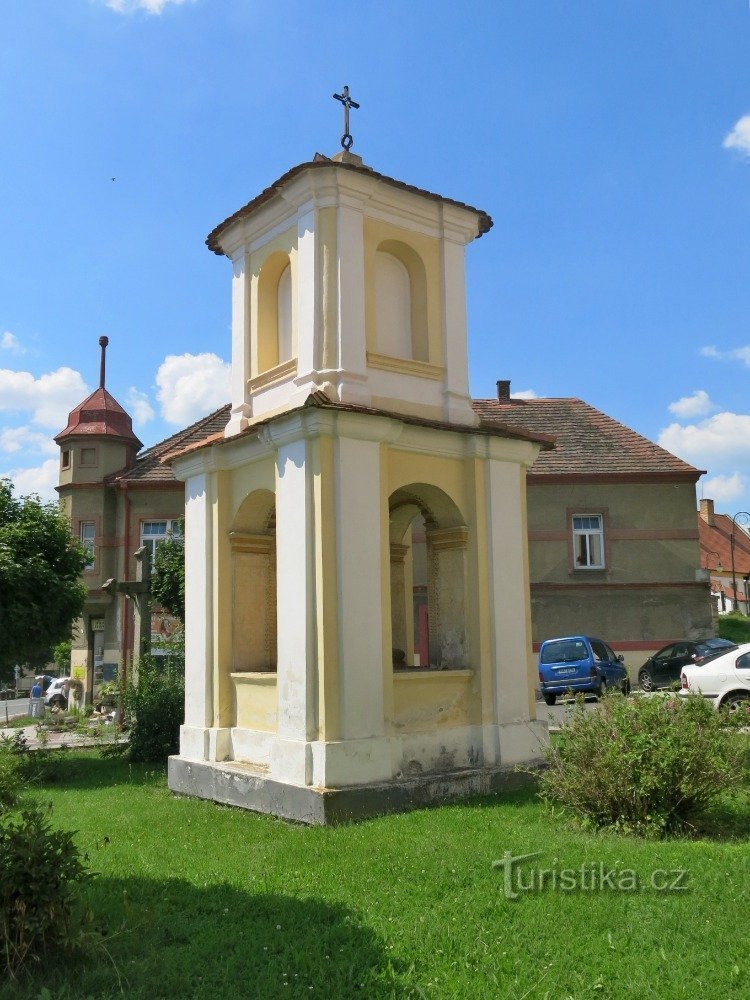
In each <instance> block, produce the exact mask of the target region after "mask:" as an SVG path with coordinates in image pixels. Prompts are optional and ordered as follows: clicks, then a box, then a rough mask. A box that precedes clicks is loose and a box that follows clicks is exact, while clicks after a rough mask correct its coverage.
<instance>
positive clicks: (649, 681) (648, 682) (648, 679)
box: [638, 670, 655, 691]
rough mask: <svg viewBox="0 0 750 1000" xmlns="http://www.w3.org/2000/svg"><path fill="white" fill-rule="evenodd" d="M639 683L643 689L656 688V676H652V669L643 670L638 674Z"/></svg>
mask: <svg viewBox="0 0 750 1000" xmlns="http://www.w3.org/2000/svg"><path fill="white" fill-rule="evenodd" d="M638 684H639V685H640V688H641V691H653V690H654V688H655V684H654V678H653V677H652V676H651V671H650V670H641V672H640V673H639V674H638Z"/></svg>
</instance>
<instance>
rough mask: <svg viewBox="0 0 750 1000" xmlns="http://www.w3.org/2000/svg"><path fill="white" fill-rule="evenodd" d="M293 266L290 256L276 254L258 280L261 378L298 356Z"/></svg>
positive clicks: (280, 252)
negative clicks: (293, 295)
mask: <svg viewBox="0 0 750 1000" xmlns="http://www.w3.org/2000/svg"><path fill="white" fill-rule="evenodd" d="M292 302H293V299H292V266H291V262H290V260H289V256H288V254H285V253H283V252H282V251H280V250H279V251H276V252H275V253H272V254H271V255H270V256H269V257H268V259H267V260H266V261H265V262H264V263H263V266H262V268H261V270H260V274H259V276H258V374H261V373H262V372H265V371H268V370H269V369H270V368H275V367H276V366H277V365H280V364H283V363H284V362H285V361H291V360H292V358H293V357H294V356H295V337H294V310H293V305H292Z"/></svg>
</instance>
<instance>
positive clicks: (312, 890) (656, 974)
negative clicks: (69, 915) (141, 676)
mask: <svg viewBox="0 0 750 1000" xmlns="http://www.w3.org/2000/svg"><path fill="white" fill-rule="evenodd" d="M54 766H55V770H56V772H57V780H56V781H55V782H54V783H52V782H51V783H49V784H47V785H46V786H45V787H43V788H41V789H37V790H35V791H33V792H31V793H29V795H30V796H32V797H34V798H39V799H41V800H42V801H51V802H52V803H53V805H54V814H53V815H54V822H55V823H56V824H59V825H60V826H61V827H65V828H68V829H75V830H78V831H79V832H78V835H77V840H78V843H79V844H80V846H81V848H82V849H83V850H84V851H85V852H86V853H87V854H88V856H89V864H90V866H91V868H92V869H93V870H94V871H96V872H98V873H99V875H98V877H97V878H96V879H95V880H94V881H93V882H92V883H91V885H90V887H89V889H88V890H87V893H88V896H89V899H90V902H91V904H92V906H93V908H94V911H95V913H96V915H97V921H98V922H99V923H100V924H101V925H102V926H104V927H106V928H107V932H108V936H107V939H106V943H107V948H108V950H109V952H110V954H111V957H112V960H113V962H114V964H115V965H116V967H117V970H118V972H119V976H120V977H121V981H122V991H123V993H124V995H125V996H127V997H144V998H149V1000H155V998H158V997H174V998H181V1000H182V998H188V997H206V998H208V997H227V998H233V997H258V998H275V997H294V998H301V997H323V998H326V1000H335V998H349V997H356V996H362V997H367V998H368V1000H369V998H381V997H398V998H400V997H421V998H425V997H429V998H439V1000H442V998H447V997H467V998H472V1000H474V998H484V997H487V998H493V1000H494V998H505V997H507V998H514V1000H525V998H545V997H547V998H550V1000H552V998H554V1000H560V998H567V997H572V998H576V1000H578V998H584V997H600V998H609V997H617V998H619V997H623V998H625V997H627V998H629V1000H630V998H632V1000H645V998H651V997H653V998H659V1000H664V998H670V997H701V998H703V997H706V998H708V997H721V998H722V1000H725V998H735V997H736V998H746V997H748V996H750V968H749V963H750V958H749V954H748V947H747V942H748V931H747V926H748V914H749V913H750V894H749V873H748V840H747V831H748V825H749V819H750V796H748V795H745V796H744V797H743V798H742V799H741V800H735V801H733V802H726V803H722V806H721V808H720V809H719V810H718V811H717V814H716V817H715V825H714V833H713V835H712V836H713V839H708V838H705V839H700V838H698V839H694V840H672V841H668V842H663V843H662V842H659V843H645V842H643V841H639V840H635V839H625V838H621V837H615V836H609V835H607V836H604V835H600V836H594V835H585V834H582V833H580V832H578V831H576V830H575V829H573V828H572V827H571V826H569V825H566V823H565V822H564V821H563V820H562V819H561V818H560V817H555V816H552V815H550V814H549V813H548V812H546V811H545V809H544V808H543V807H542V806H541V805H540V804H539V803H538V801H537V800H536V798H535V796H534V794H533V792H524V793H516V794H513V795H511V796H509V797H507V798H504V799H493V800H480V801H475V802H473V803H471V804H468V805H466V804H464V805H456V806H447V807H443V808H441V809H432V810H421V811H417V812H413V813H409V814H406V815H399V816H390V817H384V818H382V819H377V820H371V821H369V822H366V823H362V824H359V825H356V826H343V827H337V828H332V829H311V828H305V827H301V826H292V825H289V824H286V823H283V822H281V821H278V820H275V819H271V818H268V817H263V816H256V815H253V814H252V813H247V812H244V811H241V810H238V809H231V808H227V807H221V806H217V805H214V804H212V803H209V802H202V801H198V800H191V799H178V798H174V797H173V796H172V795H171V794H170V792H169V791H168V789H167V786H166V779H165V772H164V770H163V769H156V770H154V769H153V768H149V767H147V766H146V767H144V766H137V765H129V764H128V763H127V762H124V761H120V760H104V759H101V758H99V757H98V756H97V755H96V754H94V753H91V752H77V753H70V754H68V755H65V757H64V758H63V759H61V760H59V761H57V762H56V763H55V765H54ZM504 851H511V852H512V853H513V854H514V855H519V854H524V853H527V852H533V851H542V852H543V855H542V857H540V858H539V859H537V860H536V861H535V862H534V864H535V865H538V866H551V865H552V864H553V863H555V859H557V862H556V863H557V865H558V866H560V867H566V868H578V867H580V866H581V865H582V864H590V863H596V864H597V865H598V864H599V862H602V863H603V864H604V866H605V868H607V869H612V868H615V866H617V865H619V866H620V868H630V869H633V870H634V871H635V872H637V873H638V875H639V876H640V877H641V878H643V879H647V878H648V876H649V875H650V873H651V872H652V871H653V870H654V869H669V870H671V869H687V870H688V872H689V879H688V882H687V886H688V888H687V890H686V891H683V892H676V893H670V892H657V891H655V890H653V889H652V888H650V887H648V888H646V889H643V890H641V891H634V892H622V891H613V890H605V891H599V892H590V891H585V890H580V891H575V892H562V891H553V890H551V889H549V888H547V889H546V890H544V891H541V892H527V893H522V894H521V895H520V897H519V898H518V899H517V900H515V901H513V900H508V899H506V898H505V897H504V894H503V877H502V873H501V872H500V871H498V870H497V869H494V870H493V867H492V862H493V860H494V859H498V858H501V857H502V855H503V852H504ZM45 990H46V992H45ZM117 995H120V989H119V987H118V975H117V974H116V972H115V971H114V968H113V965H112V963H110V962H109V961H108V960H107V958H106V956H104V955H102V956H100V957H97V958H95V959H93V960H89V961H88V962H86V963H85V964H83V965H81V964H73V963H65V962H63V961H60V960H57V961H54V962H53V961H50V962H48V963H47V964H46V965H45V967H44V968H43V969H42V970H40V971H38V972H36V973H35V974H34V976H33V979H31V980H30V981H29V980H26V981H25V982H24V983H22V984H21V985H16V986H10V985H8V984H6V985H5V986H2V987H0V997H2V998H5V997H17V996H23V997H35V998H47V997H49V998H66V997H113V996H117Z"/></svg>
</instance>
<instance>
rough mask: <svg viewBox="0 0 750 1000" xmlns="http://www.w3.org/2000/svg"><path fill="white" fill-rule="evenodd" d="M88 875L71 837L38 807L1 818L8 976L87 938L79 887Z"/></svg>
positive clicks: (0, 878) (1, 926)
mask: <svg viewBox="0 0 750 1000" xmlns="http://www.w3.org/2000/svg"><path fill="white" fill-rule="evenodd" d="M87 877H88V873H87V871H86V869H85V868H84V865H83V863H82V861H81V858H80V855H79V853H78V850H77V848H76V846H75V844H74V843H73V837H72V835H71V834H70V833H67V832H65V831H63V830H54V829H52V827H51V825H50V823H49V820H48V818H47V817H46V816H45V814H44V813H43V812H42V811H41V810H39V809H30V810H28V811H24V812H21V813H20V815H16V816H11V815H6V816H4V817H3V818H2V819H0V953H1V956H2V957H1V958H0V963H1V964H2V967H3V969H4V971H5V973H6V974H7V975H8V976H9V977H10V978H15V977H16V976H17V975H18V973H19V971H20V970H21V969H22V968H23V967H24V965H26V964H27V963H30V962H38V961H40V960H41V958H42V956H43V955H44V954H45V953H46V952H47V951H49V950H50V949H52V948H61V949H64V950H65V951H66V952H70V951H71V950H75V949H77V948H80V947H82V946H83V945H84V944H85V943H86V942H87V941H88V939H89V938H90V936H91V934H90V931H89V930H88V927H89V924H90V919H91V916H90V913H89V911H88V910H87V909H86V908H85V907H84V906H83V905H82V903H81V899H80V895H79V885H80V883H81V882H83V881H84V880H85V879H86V878H87Z"/></svg>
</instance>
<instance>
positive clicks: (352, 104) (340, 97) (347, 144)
mask: <svg viewBox="0 0 750 1000" xmlns="http://www.w3.org/2000/svg"><path fill="white" fill-rule="evenodd" d="M333 96H334V97H335V98H336V100H337V101H341V103H342V104H343V106H344V134H343V135H342V136H341V145H342V146H343V147H344V149H345V150H346V151H347V153H348V152H349V150H350V149H351V148H352V146H353V145H354V139H353V138H352V136H351V134H350V132H349V108H358V107H359V105H358V104H357V102H356V101H353V100H352V99H351V97H350V96H349V88H348V87H344V92H343V94H334V95H333Z"/></svg>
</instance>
